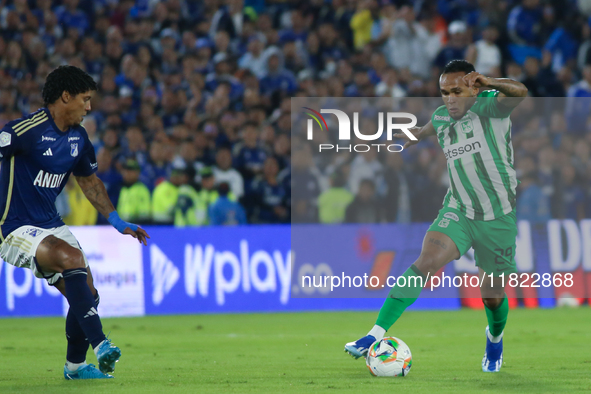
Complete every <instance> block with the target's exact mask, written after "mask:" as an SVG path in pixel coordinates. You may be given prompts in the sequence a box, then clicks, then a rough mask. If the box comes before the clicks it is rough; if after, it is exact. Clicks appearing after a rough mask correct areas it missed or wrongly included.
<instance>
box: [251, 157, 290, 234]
mask: <svg viewBox="0 0 591 394" xmlns="http://www.w3.org/2000/svg"><path fill="white" fill-rule="evenodd" d="M278 173H279V166H278V165H277V160H276V159H275V158H274V157H268V158H267V159H266V160H265V164H264V165H263V173H262V174H261V175H259V176H258V177H257V178H255V180H254V182H253V184H252V195H251V197H250V198H249V200H247V202H245V204H250V206H249V209H248V211H249V212H250V215H252V216H251V217H252V220H253V222H255V223H287V222H288V221H289V211H288V209H287V207H286V206H285V201H286V199H287V193H286V190H285V188H284V187H283V185H282V184H281V183H280V182H279V180H278Z"/></svg>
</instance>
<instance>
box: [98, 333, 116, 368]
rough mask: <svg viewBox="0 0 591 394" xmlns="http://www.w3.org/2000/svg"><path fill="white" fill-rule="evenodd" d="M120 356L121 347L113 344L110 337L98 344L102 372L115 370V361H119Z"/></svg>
mask: <svg viewBox="0 0 591 394" xmlns="http://www.w3.org/2000/svg"><path fill="white" fill-rule="evenodd" d="M119 357H121V349H119V348H118V347H117V346H115V345H112V344H111V340H110V339H105V340H104V341H103V342H102V343H101V344H100V345H99V346H98V350H97V352H96V358H97V360H98V363H99V369H100V370H101V372H102V373H107V372H113V371H114V370H115V363H116V362H117V361H119Z"/></svg>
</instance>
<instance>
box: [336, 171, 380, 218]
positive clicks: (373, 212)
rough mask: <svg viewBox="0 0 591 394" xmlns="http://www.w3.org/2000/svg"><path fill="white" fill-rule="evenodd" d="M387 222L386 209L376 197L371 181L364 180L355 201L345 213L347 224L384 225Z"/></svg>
mask: <svg viewBox="0 0 591 394" xmlns="http://www.w3.org/2000/svg"><path fill="white" fill-rule="evenodd" d="M384 221H385V212H384V207H383V206H382V204H380V202H379V200H378V197H377V195H376V188H375V184H374V182H373V181H372V180H371V179H362V180H361V182H360V184H359V191H358V192H357V195H356V196H355V199H354V200H353V201H352V202H351V204H349V206H348V207H347V210H346V212H345V222H346V223H382V222H384Z"/></svg>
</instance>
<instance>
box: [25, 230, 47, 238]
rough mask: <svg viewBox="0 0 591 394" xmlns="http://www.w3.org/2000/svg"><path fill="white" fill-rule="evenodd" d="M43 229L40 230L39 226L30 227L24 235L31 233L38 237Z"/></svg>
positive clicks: (32, 235)
mask: <svg viewBox="0 0 591 394" xmlns="http://www.w3.org/2000/svg"><path fill="white" fill-rule="evenodd" d="M42 232H43V231H42V230H39V229H38V228H30V229H28V230H27V231H25V233H24V234H23V235H27V234H28V235H30V236H31V237H36V236H38V235H39V234H41V233H42Z"/></svg>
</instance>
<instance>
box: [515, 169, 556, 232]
mask: <svg viewBox="0 0 591 394" xmlns="http://www.w3.org/2000/svg"><path fill="white" fill-rule="evenodd" d="M520 180H521V183H520V184H519V189H518V194H517V220H529V221H530V222H531V223H533V224H536V223H542V222H545V221H547V220H548V219H550V218H551V216H550V202H549V200H548V197H547V196H546V195H544V193H543V192H542V190H541V189H540V187H539V186H538V185H537V183H536V176H535V174H534V173H528V174H524V175H523V176H522V177H521V179H520Z"/></svg>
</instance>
